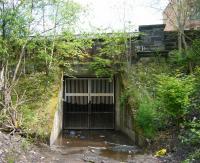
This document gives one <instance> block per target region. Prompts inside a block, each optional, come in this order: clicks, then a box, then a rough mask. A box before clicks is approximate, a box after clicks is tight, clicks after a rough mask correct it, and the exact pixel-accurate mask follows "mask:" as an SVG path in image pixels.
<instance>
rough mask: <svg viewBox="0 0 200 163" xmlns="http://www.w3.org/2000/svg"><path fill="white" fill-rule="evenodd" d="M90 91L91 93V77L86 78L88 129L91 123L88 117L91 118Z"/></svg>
mask: <svg viewBox="0 0 200 163" xmlns="http://www.w3.org/2000/svg"><path fill="white" fill-rule="evenodd" d="M90 93H91V79H88V129H89V128H90V126H91V124H90V121H91V120H90V119H91V116H90V114H91V97H90Z"/></svg>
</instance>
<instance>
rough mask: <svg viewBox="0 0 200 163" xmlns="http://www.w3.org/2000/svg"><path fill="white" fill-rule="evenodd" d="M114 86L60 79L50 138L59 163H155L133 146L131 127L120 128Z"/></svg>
mask: <svg viewBox="0 0 200 163" xmlns="http://www.w3.org/2000/svg"><path fill="white" fill-rule="evenodd" d="M118 83H119V82H118V81H117V79H115V80H112V81H111V80H110V79H108V78H94V77H90V78H86V77H80V78H68V77H64V78H63V83H62V87H61V91H60V94H59V96H60V98H59V102H58V108H57V112H56V113H55V117H54V124H53V128H52V133H51V138H50V144H51V149H52V151H56V153H57V156H56V157H58V158H59V162H69V163H73V162H95V163H96V162H97V163H98V162H99V163H104V162H105V163H112V162H113V163H115V162H148V163H150V162H156V161H157V160H155V158H153V157H152V156H150V155H145V154H144V152H143V151H142V149H140V148H139V147H138V146H136V145H135V137H136V135H135V134H134V132H133V131H132V130H131V127H129V129H126V127H124V126H123V125H121V124H122V123H121V122H122V121H120V120H121V119H122V117H120V116H121V115H124V114H120V107H119V90H118ZM120 130H121V131H120ZM136 160H137V161H136Z"/></svg>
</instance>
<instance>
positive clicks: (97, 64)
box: [89, 57, 114, 78]
mask: <svg viewBox="0 0 200 163" xmlns="http://www.w3.org/2000/svg"><path fill="white" fill-rule="evenodd" d="M89 68H90V70H92V71H94V72H95V74H96V76H97V77H105V76H106V77H110V78H112V77H113V75H114V72H113V70H112V68H111V61H110V60H109V59H103V58H100V57H96V58H95V60H94V62H92V63H90V67H89Z"/></svg>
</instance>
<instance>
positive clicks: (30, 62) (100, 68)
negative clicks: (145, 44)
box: [0, 0, 200, 162]
mask: <svg viewBox="0 0 200 163" xmlns="http://www.w3.org/2000/svg"><path fill="white" fill-rule="evenodd" d="M197 1H198V0H197ZM179 2H180V4H178V6H177V9H178V11H176V12H183V13H179V14H177V15H178V16H179V17H178V19H177V21H178V23H179V24H178V26H177V29H178V45H179V46H178V49H177V50H175V51H172V52H170V55H169V58H168V60H167V61H166V60H162V59H161V58H159V59H158V58H156V57H155V58H154V59H149V60H147V61H144V60H141V61H138V60H137V63H135V64H132V61H133V59H136V53H135V49H132V47H133V44H134V43H135V41H136V38H137V37H136V35H135V34H130V33H126V32H115V33H112V34H108V33H100V34H96V33H95V34H94V35H92V34H91V35H90V36H88V35H87V34H83V35H81V36H76V35H75V34H74V24H75V23H76V21H77V19H78V17H79V14H80V13H81V12H82V8H81V6H80V5H79V4H77V3H74V2H73V1H62V0H56V1H55V0H48V1H47V0H42V1H33V0H31V1H15V0H13V1H1V2H0V9H1V10H0V95H1V96H0V128H1V129H3V130H5V131H7V132H11V133H15V132H19V133H20V134H22V135H25V136H27V137H29V136H30V137H32V138H35V139H36V140H38V139H40V140H43V141H44V140H46V139H47V138H48V137H49V134H50V130H51V127H52V126H51V124H52V119H53V115H54V112H55V109H56V105H57V101H58V99H57V96H58V92H59V89H60V88H59V85H60V82H62V80H61V77H62V75H63V74H62V73H63V72H65V74H71V72H74V71H75V70H74V69H73V64H76V65H78V64H82V63H88V62H89V69H90V70H91V71H92V72H93V73H95V74H96V76H97V77H109V78H113V77H114V75H118V76H121V79H122V83H123V84H122V85H123V92H122V95H121V108H122V109H124V108H125V107H126V106H129V109H130V110H131V111H132V113H133V114H132V116H133V119H134V124H136V126H137V127H136V128H137V129H138V130H139V131H138V132H140V134H142V135H143V136H144V137H146V138H148V139H151V140H152V141H154V140H156V138H157V136H158V135H159V134H160V133H161V131H164V132H168V131H170V130H172V131H176V133H174V134H176V135H179V136H177V137H179V141H180V142H181V143H183V144H184V145H186V146H192V147H191V149H190V150H189V149H188V153H187V155H188V158H187V159H186V160H185V162H193V161H198V160H200V151H199V148H200V91H199V90H200V40H199V39H196V40H193V38H190V42H191V41H192V44H187V39H186V35H185V33H184V26H185V22H182V20H183V18H184V17H183V16H186V18H188V15H187V14H186V15H184V13H188V11H191V7H190V6H189V7H188V6H187V7H185V8H184V4H185V3H186V2H187V3H188V1H185V3H181V1H179ZM195 2H196V1H195ZM50 9H51V10H53V11H54V12H53V13H52V14H50V15H49V10H50ZM180 9H184V10H180ZM197 9H198V8H197ZM197 9H196V10H197ZM192 11H193V10H192ZM37 13H38V15H37ZM35 14H36V15H35ZM188 14H190V13H188ZM35 17H37V18H36V19H35ZM184 20H185V19H184ZM48 23H50V25H49V26H47V25H46V24H48ZM38 24H39V25H38ZM37 26H39V28H36V27H37ZM91 51H92V52H91ZM157 56H159V57H160V55H157ZM9 159H10V162H12V158H9Z"/></svg>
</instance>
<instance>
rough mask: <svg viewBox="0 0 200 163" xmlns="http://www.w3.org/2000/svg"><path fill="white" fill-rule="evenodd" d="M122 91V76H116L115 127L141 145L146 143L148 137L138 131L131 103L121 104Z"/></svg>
mask: <svg viewBox="0 0 200 163" xmlns="http://www.w3.org/2000/svg"><path fill="white" fill-rule="evenodd" d="M121 93H122V81H121V79H120V78H118V77H117V78H115V109H116V111H115V128H116V130H119V131H122V132H123V133H124V134H126V135H127V136H128V137H130V139H132V140H133V142H134V143H135V144H137V145H139V146H141V147H142V146H145V145H146V143H147V142H146V139H145V138H144V137H143V136H142V135H141V134H140V133H139V132H137V129H136V127H135V126H136V125H135V124H134V119H133V116H134V115H133V112H132V111H131V108H130V106H129V105H127V106H126V107H124V108H121V106H120V96H121Z"/></svg>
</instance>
